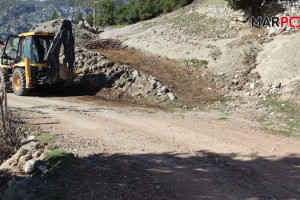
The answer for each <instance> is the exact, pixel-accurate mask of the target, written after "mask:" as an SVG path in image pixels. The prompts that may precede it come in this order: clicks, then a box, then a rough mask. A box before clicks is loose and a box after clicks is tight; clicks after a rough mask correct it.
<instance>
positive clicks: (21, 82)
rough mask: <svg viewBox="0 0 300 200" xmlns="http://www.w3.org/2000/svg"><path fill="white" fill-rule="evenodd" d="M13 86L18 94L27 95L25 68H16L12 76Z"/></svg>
mask: <svg viewBox="0 0 300 200" xmlns="http://www.w3.org/2000/svg"><path fill="white" fill-rule="evenodd" d="M12 87H13V90H14V93H15V94H16V95H18V96H25V95H26V94H27V89H26V77H25V69H22V68H16V69H15V70H14V72H13V77H12Z"/></svg>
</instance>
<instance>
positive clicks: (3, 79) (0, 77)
mask: <svg viewBox="0 0 300 200" xmlns="http://www.w3.org/2000/svg"><path fill="white" fill-rule="evenodd" d="M8 81H9V76H8V71H7V69H4V68H1V69H0V91H3V89H4V83H7V82H8Z"/></svg>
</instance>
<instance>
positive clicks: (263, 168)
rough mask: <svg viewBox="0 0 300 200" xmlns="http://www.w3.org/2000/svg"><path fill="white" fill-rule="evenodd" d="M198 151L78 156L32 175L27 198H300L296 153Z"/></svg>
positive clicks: (27, 187) (28, 184) (25, 186)
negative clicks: (243, 155) (244, 154)
mask: <svg viewBox="0 0 300 200" xmlns="http://www.w3.org/2000/svg"><path fill="white" fill-rule="evenodd" d="M236 156H237V155H235V154H215V153H212V152H205V151H200V152H197V154H196V155H189V154H172V153H162V154H126V155H125V154H114V155H103V154H98V155H92V156H88V157H83V158H76V160H75V162H74V164H73V166H71V167H69V168H67V169H64V170H60V171H59V172H57V173H52V174H50V175H47V176H45V177H40V176H33V177H32V178H28V179H27V181H26V184H24V186H23V187H24V188H26V189H27V192H28V199H76V200H77V199H78V200H80V199H91V200H94V199H95V200H96V199H178V200H181V199H298V198H300V190H299V188H298V186H299V182H300V180H299V175H300V170H299V167H298V166H299V164H300V159H299V157H297V156H293V155H289V156H287V157H284V158H281V159H279V160H272V159H270V158H263V157H256V156H253V158H252V159H251V160H248V161H246V160H240V159H236Z"/></svg>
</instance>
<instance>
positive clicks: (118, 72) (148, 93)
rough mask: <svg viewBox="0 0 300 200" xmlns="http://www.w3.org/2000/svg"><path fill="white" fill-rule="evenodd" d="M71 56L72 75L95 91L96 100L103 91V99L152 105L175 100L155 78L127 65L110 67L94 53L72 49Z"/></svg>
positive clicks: (101, 57) (106, 60)
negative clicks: (75, 75) (74, 72)
mask: <svg viewBox="0 0 300 200" xmlns="http://www.w3.org/2000/svg"><path fill="white" fill-rule="evenodd" d="M75 52H76V61H75V65H76V74H77V76H78V77H79V82H80V84H82V85H84V86H86V87H88V88H90V89H91V90H95V91H96V92H98V91H99V93H98V95H100V96H103V94H104V93H102V90H103V91H106V93H105V96H104V97H105V98H107V99H119V98H121V97H122V98H123V97H127V98H131V99H134V100H137V101H139V100H144V101H147V102H151V101H152V102H155V103H158V102H163V101H166V100H171V101H173V100H175V99H176V96H175V95H174V94H173V93H172V89H171V88H169V87H167V86H166V85H164V84H163V83H161V82H160V81H159V80H157V78H155V77H152V76H149V75H147V74H145V73H143V72H140V71H137V70H135V69H132V68H131V67H129V66H128V65H123V64H120V63H113V62H112V61H110V60H108V59H107V58H106V57H105V56H103V55H101V54H99V53H97V52H92V51H89V50H87V49H82V48H78V49H76V51H75ZM107 90H109V91H108V92H107ZM101 94H102V95H101Z"/></svg>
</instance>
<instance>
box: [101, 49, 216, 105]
mask: <svg viewBox="0 0 300 200" xmlns="http://www.w3.org/2000/svg"><path fill="white" fill-rule="evenodd" d="M98 51H99V52H100V53H101V54H104V55H105V56H107V57H108V58H109V59H111V60H113V61H114V62H122V63H126V64H128V65H130V66H131V67H132V68H134V69H136V70H139V71H141V72H144V73H146V74H151V75H152V76H154V77H156V78H157V79H158V80H161V81H162V82H163V83H164V84H166V85H168V86H169V87H170V88H171V89H172V90H173V91H174V93H175V94H176V96H177V97H178V101H179V103H181V104H183V105H187V106H188V107H190V106H191V107H203V105H204V104H210V103H212V102H214V101H216V100H218V97H219V92H218V89H216V85H215V83H214V82H213V81H209V79H210V77H211V75H210V74H209V73H207V72H205V71H202V70H199V69H197V68H195V67H187V66H185V65H184V64H182V63H180V62H178V61H175V60H170V59H167V58H163V57H159V56H155V55H151V54H147V55H146V54H145V53H143V52H140V51H138V50H134V49H122V50H118V49H106V50H105V49H104V50H98Z"/></svg>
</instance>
